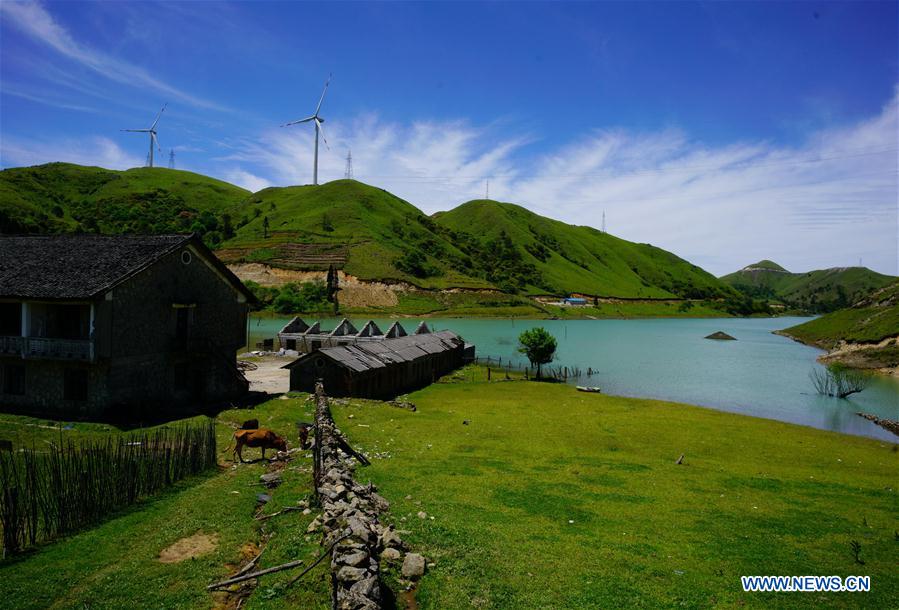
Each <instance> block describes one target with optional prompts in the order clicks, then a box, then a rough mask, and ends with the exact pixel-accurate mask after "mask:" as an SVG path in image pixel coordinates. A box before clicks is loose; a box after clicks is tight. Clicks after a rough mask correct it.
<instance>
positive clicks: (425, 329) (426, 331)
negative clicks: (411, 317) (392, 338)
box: [412, 320, 431, 335]
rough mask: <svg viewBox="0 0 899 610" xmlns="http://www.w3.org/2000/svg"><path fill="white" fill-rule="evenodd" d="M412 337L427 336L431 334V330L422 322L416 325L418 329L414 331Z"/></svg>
mask: <svg viewBox="0 0 899 610" xmlns="http://www.w3.org/2000/svg"><path fill="white" fill-rule="evenodd" d="M412 334H413V335H429V334H431V329H430V328H428V325H427V324H425V322H424V320H422V321H421V323H420V324H419V325H418V328H416V329H415V332H414V333H412Z"/></svg>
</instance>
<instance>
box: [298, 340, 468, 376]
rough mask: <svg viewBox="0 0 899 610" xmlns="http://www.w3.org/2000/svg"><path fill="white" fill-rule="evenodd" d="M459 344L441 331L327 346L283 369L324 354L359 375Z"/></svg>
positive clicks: (446, 349) (460, 341)
mask: <svg viewBox="0 0 899 610" xmlns="http://www.w3.org/2000/svg"><path fill="white" fill-rule="evenodd" d="M461 345H463V341H462V339H461V338H460V337H459V336H458V335H457V334H456V333H454V332H452V331H449V330H443V331H440V332H438V333H430V334H423V335H408V336H406V337H400V338H398V339H385V340H383V341H369V342H365V343H356V344H354V345H341V346H337V347H326V348H323V349H320V350H318V351H316V352H312V353H310V354H306V355H305V356H303V357H301V358H298V359H297V360H294V361H293V362H291V363H290V364H288V365H286V366H285V367H283V368H292V367H293V366H294V365H296V364H297V363H299V362H302V361H305V360H306V359H307V358H311V357H314V356H315V355H323V356H326V357H328V358H330V359H331V360H333V361H334V362H337V363H339V364H341V365H343V366H346V367H347V368H349V369H351V370H353V371H356V372H359V373H361V372H364V371H367V370H373V369H379V368H383V367H385V366H389V365H391V364H396V363H400V362H412V361H414V360H417V359H419V358H423V357H425V356H427V355H428V354H439V353H440V352H444V351H448V350H451V349H456V348H458V347H459V346H461Z"/></svg>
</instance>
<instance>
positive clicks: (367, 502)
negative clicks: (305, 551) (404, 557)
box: [314, 383, 402, 610]
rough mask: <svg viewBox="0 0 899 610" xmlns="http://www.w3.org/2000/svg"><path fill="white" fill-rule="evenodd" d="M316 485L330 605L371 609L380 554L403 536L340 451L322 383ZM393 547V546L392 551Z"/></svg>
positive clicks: (377, 599)
mask: <svg viewBox="0 0 899 610" xmlns="http://www.w3.org/2000/svg"><path fill="white" fill-rule="evenodd" d="M315 396H316V410H315V424H316V427H317V429H316V443H317V446H316V464H315V466H316V468H315V473H314V476H315V477H316V481H315V483H316V488H317V491H318V496H319V500H320V502H321V506H322V515H321V517H320V520H321V526H322V528H323V531H324V540H323V543H324V544H325V545H327V546H330V545H332V544H334V543H335V541H339V542H337V544H336V545H335V546H334V548H333V551H332V552H331V584H332V592H333V598H332V602H333V603H332V606H333V607H334V608H338V609H340V610H350V609H355V610H373V609H375V608H380V607H381V604H382V599H383V596H382V584H381V571H380V559H381V552H382V551H383V550H385V549H387V548H393V549H397V550H398V549H399V547H400V546H401V545H402V541H401V540H400V538H399V536H397V535H396V533H395V532H394V531H393V529H392V527H391V528H385V527H384V526H382V525H381V523H380V521H379V519H378V517H379V515H380V514H381V513H382V512H384V511H386V510H387V509H388V508H389V504H388V503H387V500H385V499H384V498H382V497H381V496H380V495H378V494H377V493H376V488H375V487H374V486H373V485H372V484H371V483H369V484H368V485H361V484H359V483H358V482H357V481H356V479H355V478H354V475H353V468H354V466H353V461H352V459H350V458H349V457H348V456H346V455H345V454H343V452H342V451H341V448H340V447H341V441H342V437H341V436H340V431H339V430H338V429H337V426H336V425H335V424H334V420H333V419H332V417H331V409H330V406H329V404H328V398H327V396H325V393H324V388H323V386H322V384H321V383H319V384H317V385H316V392H315ZM394 552H395V551H394Z"/></svg>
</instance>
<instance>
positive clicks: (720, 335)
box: [706, 330, 737, 341]
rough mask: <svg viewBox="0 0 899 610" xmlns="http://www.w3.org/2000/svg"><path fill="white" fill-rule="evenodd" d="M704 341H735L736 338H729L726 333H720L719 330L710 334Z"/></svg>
mask: <svg viewBox="0 0 899 610" xmlns="http://www.w3.org/2000/svg"><path fill="white" fill-rule="evenodd" d="M706 339H714V340H715V341H736V340H737V338H736V337H731V336H730V335H728V334H727V333H725V332H722V331H720V330H719V331H718V332H714V333H712V334H711V335H708V336H707V337H706Z"/></svg>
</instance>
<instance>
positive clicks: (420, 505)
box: [334, 371, 899, 608]
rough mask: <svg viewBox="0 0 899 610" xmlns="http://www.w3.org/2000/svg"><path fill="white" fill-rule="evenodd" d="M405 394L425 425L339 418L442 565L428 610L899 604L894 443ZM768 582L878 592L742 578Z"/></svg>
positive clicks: (660, 412)
mask: <svg viewBox="0 0 899 610" xmlns="http://www.w3.org/2000/svg"><path fill="white" fill-rule="evenodd" d="M467 375H475V376H477V377H480V376H481V373H480V372H471V371H469V372H468V373H467ZM410 399H411V400H412V401H413V402H415V404H416V405H417V406H418V412H416V413H411V412H408V411H403V410H400V409H395V408H391V407H387V406H383V405H380V404H378V403H367V404H365V405H364V406H360V407H355V408H354V407H348V408H335V409H334V411H335V416H336V418H337V420H338V423H339V424H340V425H341V426H342V427H343V429H344V430H345V431H346V432H347V434H348V435H349V436H350V438H351V440H352V441H353V442H354V443H355V444H356V445H358V446H359V447H363V448H365V449H366V450H369V451H373V452H374V451H376V452H387V453H388V454H389V456H390V457H389V458H386V459H377V460H374V464H373V465H372V466H371V467H370V468H368V469H366V470H365V471H364V473H365V474H364V476H365V477H371V479H372V480H373V481H375V482H376V483H377V484H378V485H380V486H381V490H382V493H383V494H384V495H385V496H386V497H387V498H388V499H389V500H390V501H391V502H393V507H392V513H393V519H394V521H395V522H397V524H398V527H400V528H404V529H408V530H410V531H411V532H412V533H411V534H409V535H408V536H407V538H408V540H409V541H410V542H412V544H413V545H414V547H415V548H416V549H417V550H419V551H421V552H423V553H424V554H425V555H426V556H427V557H428V558H429V559H430V560H432V561H435V562H436V566H435V568H434V569H433V570H431V571H430V573H429V574H428V575H427V576H426V578H425V579H424V581H423V582H422V584H421V587H420V589H419V591H418V601H419V603H420V605H421V607H422V608H467V607H472V606H475V607H489V608H541V607H542V608H549V607H553V608H560V607H565V608H588V607H589V608H596V607H603V608H613V607H623V606H641V607H648V608H658V607H675V606H677V607H681V606H683V607H709V606H716V605H719V606H724V607H736V606H743V605H744V604H745V605H748V606H752V607H771V606H774V607H795V606H803V607H819V606H839V607H844V606H862V605H864V606H866V607H871V608H875V607H879V608H886V607H891V606H894V604H895V600H896V599H899V573H897V570H896V566H897V562H899V539H896V534H895V533H894V532H895V531H896V530H899V496H897V483H899V478H897V472H899V453H897V451H896V445H892V444H890V443H884V442H878V441H874V440H868V439H863V438H857V437H851V436H845V435H840V434H834V433H828V432H823V431H818V430H814V429H811V428H804V427H799V426H793V425H788V424H783V423H778V422H773V421H768V420H762V419H755V418H750V417H743V416H738V415H733V414H727V413H720V412H716V411H711V410H708V409H702V408H698V407H690V406H686V405H678V404H672V403H665V402H659V401H647V400H635V399H626V398H618V397H611V396H601V395H590V394H583V393H579V392H576V391H575V390H574V388H572V387H570V386H561V385H550V384H540V383H533V382H532V383H527V382H511V383H507V382H499V383H498V382H494V383H492V384H488V383H470V382H468V383H456V384H440V385H435V386H432V387H430V388H428V389H425V390H423V391H421V392H417V393H414V394H412V395H411V396H410ZM350 413H352V414H353V419H348V415H349V414H350ZM463 420H470V424H469V425H463V423H462V422H463ZM682 453H683V454H686V458H685V462H684V464H683V465H680V466H678V465H676V464H675V461H676V460H677V458H678V456H679V455H681V454H682ZM407 495H408V496H410V497H411V499H409V500H406V499H405V498H406V497H407ZM422 510H423V511H425V512H427V513H428V515H429V516H433V517H434V519H433V520H431V519H430V517H429V518H427V519H426V520H424V521H422V520H420V519H419V518H418V517H417V516H416V514H417V513H418V512H419V511H422ZM851 540H858V541H859V542H860V543H861V545H862V553H861V557H862V559H863V560H864V561H865V562H866V563H865V565H856V564H854V559H853V556H852V553H851V552H850V547H849V543H850V541H851ZM767 574H771V575H806V574H820V575H832V574H839V575H843V576H845V575H850V574H861V575H870V576H871V579H872V592H871V593H868V594H855V595H850V594H826V595H825V594H820V595H819V594H792V595H783V594H781V595H774V594H744V593H742V591H741V587H740V580H739V577H740V576H741V575H767ZM890 600H893V601H892V602H891V601H890Z"/></svg>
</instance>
